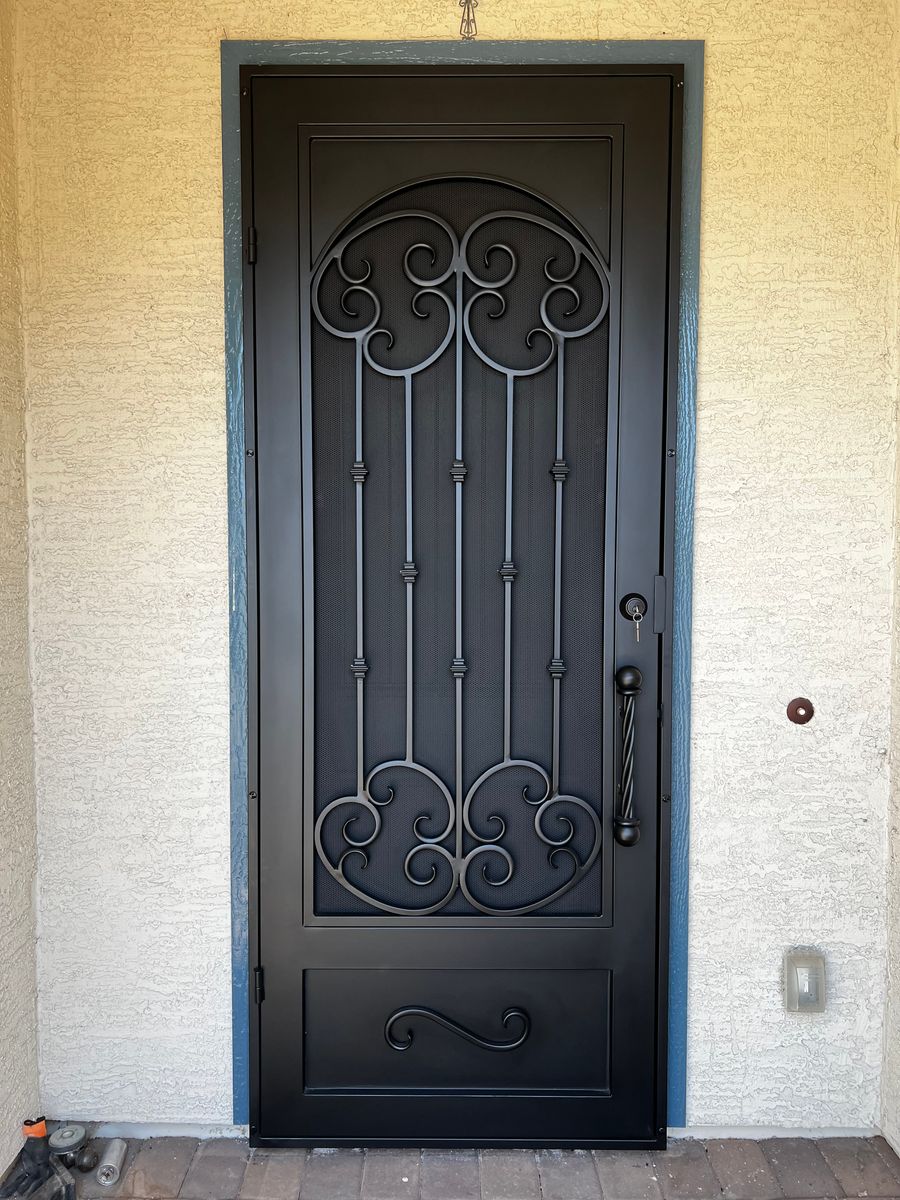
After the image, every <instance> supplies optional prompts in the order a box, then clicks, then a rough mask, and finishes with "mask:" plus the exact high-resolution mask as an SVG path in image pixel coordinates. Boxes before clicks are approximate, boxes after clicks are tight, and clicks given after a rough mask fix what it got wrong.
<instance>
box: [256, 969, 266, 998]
mask: <svg viewBox="0 0 900 1200" xmlns="http://www.w3.org/2000/svg"><path fill="white" fill-rule="evenodd" d="M265 998H266V983H265V973H264V972H263V969H262V967H254V968H253V1003H254V1004H262V1002H263V1000H265Z"/></svg>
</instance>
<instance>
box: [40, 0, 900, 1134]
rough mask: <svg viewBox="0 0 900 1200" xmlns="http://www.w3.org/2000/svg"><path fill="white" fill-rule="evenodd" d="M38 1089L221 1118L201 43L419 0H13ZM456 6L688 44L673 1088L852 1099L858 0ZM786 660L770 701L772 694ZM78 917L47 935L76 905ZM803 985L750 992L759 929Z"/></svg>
mask: <svg viewBox="0 0 900 1200" xmlns="http://www.w3.org/2000/svg"><path fill="white" fill-rule="evenodd" d="M19 3H20V5H21V13H22V18H21V19H22V31H23V45H22V56H21V60H20V71H21V76H22V86H23V89H24V116H25V121H24V129H23V143H24V144H23V160H24V167H25V171H24V176H23V199H24V205H23V216H24V223H23V237H24V241H23V245H24V250H25V268H26V271H25V305H26V319H27V323H28V345H29V370H28V403H29V412H30V433H31V449H30V459H29V469H30V473H31V489H32V498H33V504H32V510H31V533H32V571H33V593H32V601H33V622H34V658H35V674H34V686H35V719H36V746H37V778H38V789H39V804H40V814H41V821H40V825H41V834H40V870H41V919H42V929H43V936H42V940H41V947H40V981H41V1039H42V1055H41V1058H42V1088H43V1097H44V1101H45V1103H46V1105H47V1107H48V1109H49V1110H51V1111H52V1112H54V1113H60V1114H61V1113H69V1114H78V1115H81V1116H102V1117H105V1118H109V1119H133V1120H160V1119H170V1120H176V1119H185V1120H187V1119H194V1120H227V1119H228V1117H229V1112H230V1108H229V1091H230V1048H229V993H228V985H229V958H228V869H229V864H228V797H227V762H228V746H227V718H228V694H227V673H226V672H227V664H226V649H227V647H226V634H227V622H226V616H227V613H226V584H227V580H226V491H225V436H224V399H223V397H224V381H223V354H222V336H223V321H222V275H221V194H220V179H219V170H220V167H219V130H218V120H219V96H218V87H219V77H218V41H219V39H220V38H222V37H229V38H251V37H252V38H284V37H300V38H304V37H305V38H310V37H315V38H330V37H334V38H338V37H340V38H353V37H360V38H366V37H370V38H403V37H447V36H453V33H454V28H455V22H456V21H457V20H458V16H459V9H458V6H457V4H456V3H455V2H453V0H415V2H413V0H385V2H384V3H376V2H375V0H372V2H367V3H365V4H361V3H357V2H356V0H305V2H304V3H303V4H293V3H287V2H286V0H271V2H270V3H268V4H266V5H254V4H252V3H250V0H191V3H185V2H182V0H141V2H140V3H138V2H137V0H119V2H118V3H116V4H112V5H97V4H96V3H95V2H94V0H19ZM478 16H479V24H480V29H481V36H482V38H490V37H522V38H537V39H539V38H554V37H566V38H625V37H631V38H658V37H690V38H704V39H706V40H707V93H706V119H705V129H704V139H705V145H704V172H705V175H704V210H703V247H702V270H703V277H702V297H701V347H700V378H699V383H700V398H699V430H698V432H699V467H698V489H697V491H698V508H697V558H696V628H695V640H694V645H695V653H694V691H695V699H694V710H693V755H694V757H693V806H694V807H693V844H692V860H693V862H692V870H693V876H692V884H691V900H692V917H691V983H690V1004H691V1018H690V1047H689V1101H688V1103H689V1120H690V1121H691V1122H694V1123H715V1124H741V1125H747V1124H754V1123H757V1124H766V1125H772V1124H786V1125H800V1126H819V1127H821V1126H841V1125H843V1126H861V1125H869V1124H872V1123H874V1122H875V1121H876V1120H877V1117H878V1108H879V1074H880V1066H881V1029H882V1015H883V1013H882V1007H883V1006H882V995H883V981H884V970H885V917H884V894H885V862H886V838H885V823H886V808H887V800H888V767H887V758H886V756H887V751H888V743H889V714H888V711H887V705H886V703H885V697H886V696H887V694H888V689H889V684H890V613H891V586H890V584H891V571H890V563H891V536H892V533H891V530H892V499H891V497H892V473H893V425H894V410H893V389H892V364H891V360H890V357H889V354H888V349H887V345H888V336H887V329H886V326H887V323H888V311H889V269H888V267H889V261H890V250H891V215H890V211H889V193H890V178H891V162H892V149H891V131H890V123H889V105H890V76H891V70H892V63H893V60H892V57H891V55H892V53H893V49H892V45H891V36H892V32H893V28H892V27H893V23H894V9H893V5H892V2H891V0H816V2H815V3H813V2H812V0H793V2H792V0H788V2H787V3H784V4H780V5H778V6H774V7H773V6H772V5H771V4H769V3H767V2H766V0H730V2H729V3H723V2H722V0H691V2H690V3H687V2H678V0H630V2H629V3H628V4H627V5H623V4H621V3H619V2H615V3H613V0H595V2H583V0H582V2H576V0H483V3H482V4H481V6H480V8H479V11H478ZM797 694H805V695H808V696H810V697H811V698H812V699H813V701H814V703H815V704H816V707H817V716H816V719H815V721H814V722H813V723H812V724H811V725H809V726H807V727H806V728H798V727H795V726H792V725H789V724H788V722H787V721H786V719H785V715H784V707H785V704H786V702H787V701H788V700H789V699H790V698H791V697H792V696H793V695H797ZM76 931H77V936H75V933H76ZM796 943H813V944H816V945H819V946H821V947H822V948H823V949H824V950H825V951H826V952H827V953H828V955H829V962H830V968H831V975H830V990H829V1011H828V1012H827V1013H826V1014H825V1015H824V1016H821V1017H816V1018H811V1019H806V1020H803V1019H799V1018H788V1017H786V1016H785V1014H784V1013H783V1011H782V1007H781V995H780V982H779V968H780V957H781V953H782V950H783V948H784V947H785V946H788V945H791V944H796Z"/></svg>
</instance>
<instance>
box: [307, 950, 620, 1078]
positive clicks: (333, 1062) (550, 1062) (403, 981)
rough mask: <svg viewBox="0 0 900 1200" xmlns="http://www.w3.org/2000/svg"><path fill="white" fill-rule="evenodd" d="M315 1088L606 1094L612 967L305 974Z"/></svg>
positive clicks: (317, 971) (310, 1071)
mask: <svg viewBox="0 0 900 1200" xmlns="http://www.w3.org/2000/svg"><path fill="white" fill-rule="evenodd" d="M304 1008H305V1015H304V1057H305V1080H304V1090H305V1091H307V1092H329V1093H335V1092H338V1093H352V1092H398V1091H401V1092H402V1091H424V1092H435V1091H445V1090H453V1091H467V1092H476V1093H477V1092H498V1091H499V1092H506V1091H508V1092H522V1091H527V1092H535V1091H553V1092H555V1093H557V1094H558V1093H560V1092H565V1093H569V1094H582V1093H590V1094H593V1095H608V1094H609V1070H610V1015H611V1014H610V972H609V971H607V970H588V971H565V970H557V971H551V970H539V971H535V970H528V971H509V970H505V971H484V970H426V971H407V970H384V971H379V970H351V969H348V970H333V969H327V970H326V969H315V970H307V971H305V972H304Z"/></svg>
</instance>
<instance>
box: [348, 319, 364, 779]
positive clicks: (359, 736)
mask: <svg viewBox="0 0 900 1200" xmlns="http://www.w3.org/2000/svg"><path fill="white" fill-rule="evenodd" d="M353 369H354V374H355V379H354V387H355V393H356V397H355V398H356V406H355V418H354V419H355V427H356V436H355V446H354V459H353V466H352V467H351V468H350V475H351V478H352V479H353V481H354V484H355V487H356V658H355V659H354V660H353V663H352V665H351V670H352V671H353V676H354V678H355V679H356V791H357V795H360V796H361V795H362V794H363V791H364V789H365V724H364V723H365V696H364V688H365V679H366V671H367V670H368V667H367V665H366V657H365V649H364V641H363V569H364V563H363V538H364V530H363V484H364V483H365V481H366V475H367V471H366V465H365V462H364V461H363V355H362V338H359V337H357V338H356V340H355V343H354V357H353Z"/></svg>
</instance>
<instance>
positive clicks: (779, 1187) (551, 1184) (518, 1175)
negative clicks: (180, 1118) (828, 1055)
mask: <svg viewBox="0 0 900 1200" xmlns="http://www.w3.org/2000/svg"><path fill="white" fill-rule="evenodd" d="M75 1174H76V1177H77V1182H78V1194H79V1196H80V1197H82V1198H84V1200H99V1198H100V1197H108V1198H109V1200H112V1198H113V1197H127V1198H128V1200H176V1198H178V1200H717V1198H720V1197H725V1198H726V1200H782V1198H783V1197H788V1198H790V1200H822V1198H825V1197H845V1196H866V1197H870V1198H873V1200H874V1198H875V1197H878V1198H879V1200H882V1198H890V1200H900V1159H898V1158H897V1156H896V1155H895V1154H894V1152H893V1151H892V1150H891V1148H890V1147H889V1146H888V1144H887V1142H885V1141H884V1139H883V1138H822V1139H820V1140H818V1141H812V1140H808V1139H803V1138H772V1139H769V1140H767V1141H761V1142H754V1141H744V1140H738V1139H728V1140H721V1141H713V1140H710V1141H673V1142H671V1143H670V1148H669V1149H668V1150H665V1151H661V1152H642V1151H637V1150H630V1151H622V1150H604V1151H595V1152H593V1153H591V1152H589V1151H584V1150H539V1151H531V1150H481V1151H477V1150H422V1151H418V1150H327V1149H322V1150H310V1151H308V1152H307V1151H305V1150H250V1149H248V1147H247V1143H246V1142H243V1141H238V1140H232V1139H222V1138H220V1139H215V1140H212V1141H206V1142H197V1141H196V1140H194V1139H193V1138H155V1139H153V1140H150V1141H145V1142H130V1143H129V1146H128V1157H127V1160H126V1166H125V1170H124V1172H123V1175H122V1179H121V1181H120V1183H119V1184H118V1186H117V1187H114V1188H112V1189H110V1188H102V1187H100V1186H99V1185H98V1184H97V1183H96V1181H95V1180H94V1179H93V1176H92V1175H87V1176H85V1175H80V1174H79V1173H78V1172H76V1173H75Z"/></svg>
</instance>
